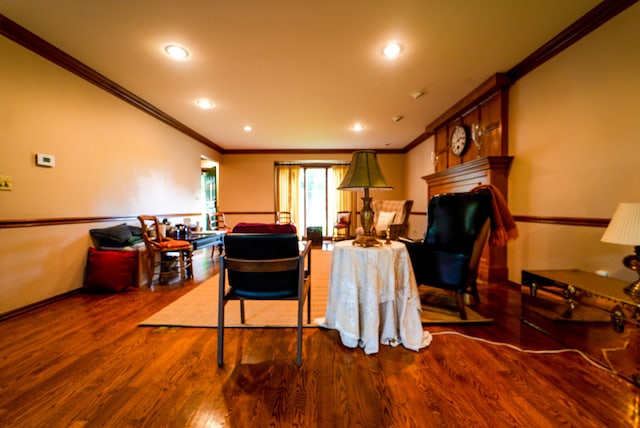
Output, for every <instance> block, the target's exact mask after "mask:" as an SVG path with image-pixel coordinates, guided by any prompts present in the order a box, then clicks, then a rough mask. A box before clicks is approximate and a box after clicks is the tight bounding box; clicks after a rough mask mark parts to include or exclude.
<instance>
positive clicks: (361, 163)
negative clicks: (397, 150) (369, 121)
mask: <svg viewBox="0 0 640 428" xmlns="http://www.w3.org/2000/svg"><path fill="white" fill-rule="evenodd" d="M338 189H340V190H350V191H356V192H357V191H358V190H364V197H363V198H362V211H361V212H360V221H361V223H362V228H363V229H364V233H363V234H362V235H359V236H357V237H356V239H355V240H354V241H353V245H360V246H362V247H372V246H374V245H380V241H378V240H377V239H376V237H375V236H374V234H373V232H372V231H371V228H372V227H373V210H372V209H371V198H370V197H369V189H385V190H390V189H393V187H391V186H389V185H388V184H387V181H386V180H385V179H384V176H383V175H382V171H380V165H378V159H377V157H376V152H374V151H373V150H360V151H357V152H354V153H353V157H352V158H351V165H350V166H349V171H347V175H345V177H344V179H343V180H342V183H340V186H338Z"/></svg>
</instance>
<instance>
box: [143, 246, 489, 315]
mask: <svg viewBox="0 0 640 428" xmlns="http://www.w3.org/2000/svg"><path fill="white" fill-rule="evenodd" d="M312 251H313V253H312V255H311V267H312V270H311V273H312V275H311V323H309V324H307V323H306V319H307V318H306V307H305V309H304V311H305V315H304V321H305V327H319V326H320V323H321V322H322V321H323V320H324V316H325V310H326V307H327V291H328V284H329V271H330V267H331V254H332V253H331V251H325V250H320V249H314V250H312ZM419 290H420V295H421V301H422V323H423V324H448V323H480V322H491V321H492V320H491V319H488V318H484V317H482V316H481V315H480V314H478V313H477V312H475V311H473V310H472V309H471V308H468V307H467V316H468V320H466V321H463V320H461V319H460V317H459V315H458V310H457V308H456V305H455V299H454V297H453V296H452V295H448V294H446V293H445V292H443V291H441V290H437V289H434V288H430V287H420V288H419ZM245 317H246V320H245V324H241V323H240V304H239V302H238V301H230V302H228V303H227V305H226V307H225V325H226V326H228V327H244V328H247V327H254V328H257V327H260V328H264V327H295V326H296V325H297V302H295V301H267V302H261V301H246V302H245ZM139 325H140V326H167V327H205V328H213V327H217V325H218V275H215V276H213V277H211V278H209V279H208V280H206V281H204V282H202V283H201V284H199V285H198V286H196V287H195V288H194V289H193V290H192V291H190V292H189V293H187V294H185V295H184V296H182V297H180V298H179V299H177V300H176V301H175V302H173V303H171V304H170V305H168V306H166V307H165V308H163V309H162V310H160V311H159V312H157V313H155V314H154V315H152V316H151V317H150V318H148V319H146V320H144V321H143V322H141V323H140V324H139Z"/></svg>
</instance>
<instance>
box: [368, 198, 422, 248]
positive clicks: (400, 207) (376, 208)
mask: <svg viewBox="0 0 640 428" xmlns="http://www.w3.org/2000/svg"><path fill="white" fill-rule="evenodd" d="M371 205H372V209H373V213H374V214H373V227H374V228H375V233H376V236H377V237H379V238H383V237H385V236H386V235H387V229H389V230H390V234H391V238H392V239H397V238H398V237H399V236H407V235H408V232H409V215H410V214H411V208H412V207H413V201H412V200H403V201H391V200H376V199H374V200H373V202H372V204H371Z"/></svg>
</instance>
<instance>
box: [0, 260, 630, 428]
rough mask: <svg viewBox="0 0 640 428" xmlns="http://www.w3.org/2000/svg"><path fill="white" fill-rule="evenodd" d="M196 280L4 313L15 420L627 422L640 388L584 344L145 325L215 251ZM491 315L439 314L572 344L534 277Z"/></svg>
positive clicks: (501, 292)
mask: <svg viewBox="0 0 640 428" xmlns="http://www.w3.org/2000/svg"><path fill="white" fill-rule="evenodd" d="M197 260H199V263H198V265H197V266H196V268H195V271H196V278H195V280H194V281H192V282H191V283H189V284H186V285H185V286H184V287H181V286H179V285H169V286H160V287H156V289H155V291H151V290H149V289H147V288H142V289H140V291H137V292H133V293H127V294H119V295H84V294H79V295H75V296H71V297H69V298H67V299H65V300H64V301H61V302H56V303H53V304H51V305H49V306H47V307H45V308H42V309H38V310H35V311H33V312H30V313H28V314H24V315H20V316H18V317H15V318H11V319H8V320H5V321H3V322H1V323H0V426H2V427H5V426H6V427H83V426H86V427H107V426H114V427H219V426H225V427H265V426H273V427H280V426H282V427H292V426H298V427H471V426H473V427H484V426H486V427H489V426H490V427H558V426H565V427H572V426H575V427H626V426H638V424H639V423H640V416H639V415H640V395H639V394H638V393H639V390H640V388H637V387H635V386H633V385H631V384H630V383H628V382H626V381H624V380H622V379H621V378H619V377H617V376H614V375H611V374H609V373H606V372H604V371H602V370H600V369H597V368H595V367H593V366H592V365H590V364H588V363H587V362H585V361H584V360H583V359H582V358H581V357H580V356H578V355H574V354H560V355H530V354H523V353H520V352H517V351H514V350H512V349H509V348H505V347H497V346H493V345H489V344H485V343H481V342H477V341H473V340H469V339H466V338H463V337H459V336H453V335H437V336H435V337H434V340H433V343H432V344H431V346H430V347H429V348H427V349H424V350H422V351H421V352H419V353H416V352H412V351H408V350H406V349H404V348H403V347H402V346H399V347H397V348H391V347H388V346H381V350H380V352H379V353H378V354H375V355H371V356H367V355H365V354H364V352H363V351H362V350H361V349H348V348H345V347H344V346H342V345H341V343H340V339H339V336H338V334H337V333H336V332H335V331H327V330H323V329H316V328H308V329H305V331H304V347H303V352H304V354H303V358H304V360H303V365H302V367H299V368H298V367H296V365H295V343H296V341H295V330H294V329H229V330H228V331H227V333H226V335H225V336H226V337H225V339H226V346H225V361H226V364H225V365H224V367H222V368H218V367H217V366H216V362H215V360H216V332H215V330H213V329H203V328H180V329H175V328H174V329H167V328H157V327H138V326H137V324H138V323H139V322H140V321H142V320H144V319H145V318H147V317H148V316H150V315H152V314H153V313H155V312H156V311H158V310H160V309H162V308H163V307H164V306H166V305H167V304H169V303H170V302H172V301H173V300H175V299H176V298H178V297H179V296H181V295H183V294H184V293H186V292H188V291H189V290H191V289H193V287H195V286H197V283H198V282H200V281H202V280H203V279H204V278H206V277H207V276H209V275H211V274H213V273H214V272H215V271H216V269H217V264H216V263H215V262H214V263H211V262H210V261H209V259H208V257H202V256H200V257H199V258H197ZM481 295H482V298H483V302H485V303H483V304H481V305H479V306H478V307H477V308H478V312H481V313H483V314H484V315H485V316H492V317H494V318H495V321H494V322H493V323H492V324H490V325H476V326H472V325H467V326H455V327H448V326H429V327H428V328H427V329H428V330H429V331H431V332H434V333H437V332H442V331H458V332H462V333H465V334H468V335H472V336H477V337H481V338H485V339H490V340H494V341H500V342H508V343H511V344H514V345H517V346H521V347H526V348H530V349H554V348H558V345H556V344H555V343H554V342H552V341H550V340H549V339H548V338H546V337H544V336H542V335H540V334H539V333H537V332H536V331H534V330H532V329H531V328H529V327H527V326H525V325H523V324H521V323H520V321H519V302H520V295H519V290H517V289H515V288H514V287H512V286H508V285H498V284H496V285H491V286H484V287H482V289H481Z"/></svg>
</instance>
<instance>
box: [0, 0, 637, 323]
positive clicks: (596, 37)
mask: <svg viewBox="0 0 640 428" xmlns="http://www.w3.org/2000/svg"><path fill="white" fill-rule="evenodd" d="M637 22H640V5H635V6H633V7H631V8H630V9H629V10H627V11H626V12H624V13H623V14H622V15H620V16H618V17H616V18H614V19H613V20H612V21H611V22H609V23H607V24H605V25H604V26H603V27H602V28H600V29H598V30H596V31H595V32H594V33H593V34H591V35H589V36H587V37H586V38H585V39H583V40H581V41H579V42H578V43H577V44H576V45H574V46H572V47H571V48H569V50H567V51H566V52H563V53H562V54H560V55H559V56H557V57H556V58H554V59H552V60H551V61H549V62H548V63H547V64H545V65H543V66H541V67H539V68H538V69H536V70H535V71H533V72H532V73H530V74H529V75H527V76H525V77H524V78H522V79H521V80H520V81H518V82H517V83H516V84H515V85H514V87H513V88H512V90H511V91H510V111H509V114H510V131H509V132H510V133H509V140H510V143H509V144H510V150H511V153H510V154H512V155H513V156H514V157H515V160H514V163H513V166H512V170H511V175H510V185H509V195H508V196H509V203H510V207H511V209H512V212H513V213H514V214H520V215H540V216H567V217H595V218H606V217H610V216H611V214H612V213H613V211H614V209H615V207H616V205H617V203H618V202H621V201H638V200H640V191H639V190H638V189H640V175H639V174H637V164H638V159H640V150H639V147H640V121H638V117H640V103H639V102H638V99H639V98H638V94H640V79H638V76H640V55H637V46H636V45H637V41H638V40H640V26H638V25H637ZM0 55H1V56H2V58H3V60H2V61H0V82H2V83H0V85H1V89H2V90H1V93H2V96H1V97H0V129H1V130H2V131H1V132H2V133H1V134H0V145H1V147H2V149H3V152H2V156H0V175H9V176H12V177H13V183H14V190H13V191H11V192H0V219H2V220H10V219H25V218H51V217H85V216H122V215H137V214H139V213H142V212H146V213H155V214H160V213H178V212H199V211H200V201H199V200H198V197H199V169H200V155H205V156H207V157H208V158H211V159H214V160H216V161H219V162H220V195H219V202H220V208H221V209H223V210H225V211H229V212H234V211H235V212H243V211H244V212H271V211H273V209H274V206H273V192H274V189H273V186H274V180H273V164H274V162H275V161H291V160H349V159H350V155H349V154H340V155H326V154H322V155H312V154H309V155H304V156H300V155H286V156H284V155H225V156H220V155H219V154H218V153H216V152H215V151H213V150H212V149H209V148H207V147H205V146H203V145H202V144H200V143H197V142H195V141H193V140H191V139H190V138H188V137H185V136H184V135H182V134H180V133H178V132H177V131H175V130H174V129H172V128H170V127H168V126H166V125H164V124H162V123H161V122H158V121H157V120H154V119H153V118H151V117H150V116H148V115H146V114H144V113H142V112H140V111H139V110H137V109H135V108H133V107H131V106H129V105H128V104H126V103H124V102H122V101H120V100H118V99H116V98H114V97H113V96H111V95H109V94H107V93H106V92H104V91H102V90H100V89H98V88H96V87H94V86H92V85H90V84H88V83H87V82H85V81H83V80H81V79H79V78H77V77H75V76H74V75H72V74H70V73H68V72H66V71H65V70H62V69H60V68H59V67H57V66H55V65H53V64H51V63H49V62H47V61H46V60H44V59H42V58H40V57H38V56H36V55H34V54H32V53H30V52H29V51H27V50H25V49H23V48H21V47H19V46H17V45H15V44H14V43H12V42H10V41H8V40H7V39H4V38H0ZM432 150H433V139H428V140H427V141H425V142H424V143H422V144H420V145H419V146H417V147H415V148H413V149H412V150H411V151H410V152H409V153H407V154H406V155H400V154H398V155H383V154H381V155H380V156H379V158H380V163H381V167H382V169H383V171H384V173H385V175H386V177H387V179H388V180H389V181H390V182H391V184H392V185H393V186H394V187H395V189H394V190H393V191H388V192H371V195H372V197H373V198H379V199H404V198H407V199H413V200H414V211H422V212H425V211H426V194H427V188H426V184H425V183H424V181H423V180H422V179H421V177H422V176H424V175H427V174H430V173H431V172H433V167H432V165H431V162H430V159H429V156H430V153H431V151H432ZM38 152H43V153H48V154H53V155H55V156H56V163H57V165H56V167H55V168H53V169H45V168H39V167H36V166H35V165H34V161H33V157H34V154H35V153H38ZM229 220H230V222H231V223H236V222H238V221H245V220H247V219H244V218H230V219H229ZM271 220H272V219H271V217H270V216H266V217H265V218H260V219H257V218H252V219H250V221H271ZM107 225H109V223H95V224H74V225H65V226H43V227H32V228H15V229H0V240H1V241H2V242H3V243H5V245H3V246H2V247H1V248H0V272H2V275H1V276H0V293H2V299H0V313H3V312H6V311H9V310H12V309H15V308H19V307H22V306H25V305H28V304H31V303H34V302H37V301H39V300H43V299H46V298H49V297H52V296H55V295H58V294H61V293H64V292H66V291H69V290H73V289H76V288H78V287H80V286H81V284H82V275H83V270H84V264H85V260H86V251H87V247H88V246H89V244H90V240H89V235H88V230H89V229H90V228H92V227H104V226H107ZM424 227H425V225H424V218H417V217H416V216H412V217H411V221H410V234H411V236H412V237H419V236H421V235H422V234H423V233H424ZM519 227H520V235H521V236H520V238H519V239H518V240H517V241H515V242H511V243H510V244H509V250H508V251H509V277H510V279H512V280H514V281H519V279H520V270H521V269H526V268H531V269H533V268H556V267H557V268H563V267H577V268H582V269H586V270H591V271H593V270H596V269H604V270H608V271H610V272H611V274H612V276H616V277H619V278H630V279H631V278H634V275H633V274H632V273H631V272H629V271H627V270H626V269H624V267H622V265H621V258H622V256H623V255H626V254H629V253H631V248H630V247H619V246H615V245H612V244H603V243H600V241H599V239H600V236H601V234H602V232H603V230H602V229H600V228H590V227H570V226H553V225H541V224H532V223H521V224H519Z"/></svg>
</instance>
